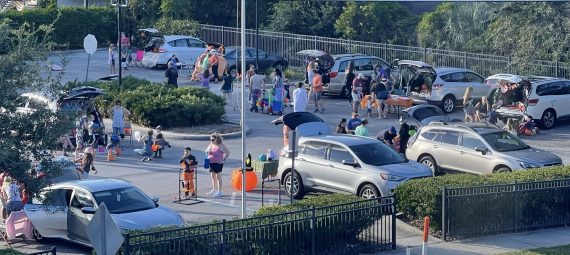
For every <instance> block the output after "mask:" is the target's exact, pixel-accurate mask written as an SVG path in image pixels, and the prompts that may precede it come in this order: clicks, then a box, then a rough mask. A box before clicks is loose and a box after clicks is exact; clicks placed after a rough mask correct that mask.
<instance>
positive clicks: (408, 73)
mask: <svg viewBox="0 0 570 255" xmlns="http://www.w3.org/2000/svg"><path fill="white" fill-rule="evenodd" d="M394 74H399V75H398V77H397V79H396V80H397V83H398V84H401V85H402V86H401V88H402V89H404V90H405V91H406V95H407V96H409V97H410V98H412V99H414V102H415V103H416V104H421V103H429V104H434V105H438V106H440V107H441V109H442V110H443V111H444V112H445V113H450V112H452V111H453V109H454V108H455V106H457V105H458V103H459V104H462V102H463V95H464V94H465V90H466V89H467V87H473V98H474V99H476V100H478V99H481V97H483V96H487V95H488V94H489V92H490V91H491V88H490V87H489V86H487V85H485V83H484V78H483V77H482V76H481V75H479V74H477V73H475V72H473V71H471V70H469V69H465V68H452V67H437V68H433V67H431V66H430V65H428V64H426V63H424V62H421V61H411V60H400V61H398V64H397V71H395V72H394ZM422 84H426V85H427V88H428V91H427V93H425V92H423V91H422Z"/></svg>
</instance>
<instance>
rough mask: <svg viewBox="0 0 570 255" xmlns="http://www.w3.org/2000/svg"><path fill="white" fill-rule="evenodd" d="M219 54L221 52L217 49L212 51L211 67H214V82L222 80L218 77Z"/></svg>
mask: <svg viewBox="0 0 570 255" xmlns="http://www.w3.org/2000/svg"><path fill="white" fill-rule="evenodd" d="M218 55H219V53H218V51H217V50H211V51H210V68H211V69H212V74H213V75H214V83H216V82H218V80H220V79H219V78H218V64H219V59H218Z"/></svg>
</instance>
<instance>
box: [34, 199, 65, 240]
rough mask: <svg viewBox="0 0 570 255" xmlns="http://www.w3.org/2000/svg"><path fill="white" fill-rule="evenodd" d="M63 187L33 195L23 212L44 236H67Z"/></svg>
mask: <svg viewBox="0 0 570 255" xmlns="http://www.w3.org/2000/svg"><path fill="white" fill-rule="evenodd" d="M65 193H66V190H64V189H54V190H50V191H45V192H42V193H40V195H39V196H38V197H33V198H32V200H31V203H28V204H26V205H25V206H24V212H25V213H26V215H27V216H28V218H29V219H30V221H31V222H32V224H33V225H34V228H35V229H36V230H37V231H38V232H39V233H40V234H41V235H42V236H44V237H54V238H67V211H68V204H67V203H66V201H65Z"/></svg>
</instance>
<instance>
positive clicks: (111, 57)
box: [107, 44, 117, 75]
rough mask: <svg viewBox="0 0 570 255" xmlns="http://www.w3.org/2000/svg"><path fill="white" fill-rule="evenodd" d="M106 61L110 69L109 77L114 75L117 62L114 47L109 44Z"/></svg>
mask: <svg viewBox="0 0 570 255" xmlns="http://www.w3.org/2000/svg"><path fill="white" fill-rule="evenodd" d="M107 56H108V61H107V63H108V64H109V66H110V68H111V75H113V74H115V73H116V71H115V64H116V62H117V52H115V45H114V44H111V45H109V52H108V55H107Z"/></svg>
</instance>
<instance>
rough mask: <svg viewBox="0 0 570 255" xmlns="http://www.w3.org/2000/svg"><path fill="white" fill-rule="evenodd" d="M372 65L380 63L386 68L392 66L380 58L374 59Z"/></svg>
mask: <svg viewBox="0 0 570 255" xmlns="http://www.w3.org/2000/svg"><path fill="white" fill-rule="evenodd" d="M372 65H373V66H374V65H380V66H382V67H384V68H390V66H389V65H388V64H387V63H384V61H382V60H380V59H375V58H373V59H372Z"/></svg>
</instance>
